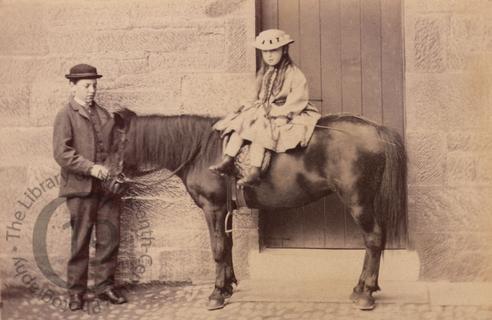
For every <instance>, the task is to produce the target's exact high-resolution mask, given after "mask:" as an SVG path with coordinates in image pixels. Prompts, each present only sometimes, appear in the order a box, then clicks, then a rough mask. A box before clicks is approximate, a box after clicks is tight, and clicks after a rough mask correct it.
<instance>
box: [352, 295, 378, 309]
mask: <svg viewBox="0 0 492 320" xmlns="http://www.w3.org/2000/svg"><path fill="white" fill-rule="evenodd" d="M350 298H351V299H352V301H353V302H354V304H355V306H356V307H357V308H358V309H359V310H372V309H374V307H375V306H376V300H375V299H374V298H373V297H372V296H371V295H370V294H367V293H357V292H353V293H352V294H351V295H350Z"/></svg>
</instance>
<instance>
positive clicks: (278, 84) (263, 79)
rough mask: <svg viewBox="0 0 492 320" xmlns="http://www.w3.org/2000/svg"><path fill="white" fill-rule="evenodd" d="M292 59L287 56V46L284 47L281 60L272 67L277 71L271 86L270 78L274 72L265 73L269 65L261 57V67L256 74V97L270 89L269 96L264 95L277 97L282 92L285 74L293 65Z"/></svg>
mask: <svg viewBox="0 0 492 320" xmlns="http://www.w3.org/2000/svg"><path fill="white" fill-rule="evenodd" d="M293 64H294V63H293V62H292V59H291V58H290V55H289V45H286V46H284V47H283V49H282V58H281V59H280V62H279V63H278V64H277V65H276V66H275V67H274V68H275V69H277V75H276V77H275V78H274V80H273V81H274V83H273V84H271V83H270V82H271V80H272V79H271V78H272V77H273V75H274V74H275V73H274V72H267V70H268V67H269V65H267V64H266V63H265V61H264V60H263V57H262V59H261V66H260V69H259V70H258V72H257V73H256V92H257V95H259V94H260V92H261V91H262V90H263V92H265V91H266V90H268V88H270V87H271V88H272V89H271V92H270V94H267V93H266V92H265V95H267V96H268V95H273V96H275V95H277V94H278V93H279V92H280V90H282V86H283V85H284V81H285V72H286V71H287V68H288V67H289V66H290V65H293Z"/></svg>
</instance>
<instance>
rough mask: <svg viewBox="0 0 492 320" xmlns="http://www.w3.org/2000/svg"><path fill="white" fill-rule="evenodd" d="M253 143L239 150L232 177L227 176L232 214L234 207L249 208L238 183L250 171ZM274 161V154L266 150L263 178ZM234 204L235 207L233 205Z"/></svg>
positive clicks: (228, 202) (262, 168)
mask: <svg viewBox="0 0 492 320" xmlns="http://www.w3.org/2000/svg"><path fill="white" fill-rule="evenodd" d="M228 140H229V139H228V137H226V138H225V139H224V147H225V146H226V144H227V142H228ZM250 145H251V143H249V142H248V143H245V144H244V145H243V146H242V147H241V149H239V153H238V154H237V155H236V157H235V158H234V169H233V172H231V175H230V176H227V206H228V212H231V210H232V207H233V206H235V208H241V207H248V204H247V203H246V199H245V197H244V189H242V188H239V187H238V185H237V184H236V181H237V180H239V179H241V178H242V177H244V175H246V173H247V172H248V171H249V170H250V168H251V167H252V166H251V161H250V158H249V149H250ZM271 159H272V152H271V151H270V150H267V149H265V154H264V156H263V162H262V164H261V169H260V173H261V176H263V175H264V174H265V172H266V171H267V170H268V167H269V166H270V161H271ZM232 203H234V205H233V204H232Z"/></svg>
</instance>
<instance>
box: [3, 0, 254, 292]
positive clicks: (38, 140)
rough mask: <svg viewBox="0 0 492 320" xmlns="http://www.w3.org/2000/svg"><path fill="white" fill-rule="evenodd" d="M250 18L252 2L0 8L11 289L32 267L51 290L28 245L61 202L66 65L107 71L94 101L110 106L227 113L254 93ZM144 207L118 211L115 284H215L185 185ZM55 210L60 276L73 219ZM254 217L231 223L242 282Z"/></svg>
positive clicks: (9, 0)
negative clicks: (45, 213)
mask: <svg viewBox="0 0 492 320" xmlns="http://www.w3.org/2000/svg"><path fill="white" fill-rule="evenodd" d="M254 17H255V12H254V1H253V0H232V1H230V0H227V1H226V0H204V1H202V0H166V1H157V0H155V1H154V0H143V1H129V0H128V1H127V0H109V1H106V0H104V1H103V0H91V1H61V0H60V1H58V0H50V1H41V0H40V1H35V0H32V1H17V0H15V1H14V0H4V1H1V2H0V29H1V30H2V32H1V33H0V111H1V113H2V116H1V117H0V126H1V127H0V134H1V136H2V138H1V140H0V179H1V182H0V194H1V195H2V201H1V204H0V207H1V211H2V214H1V223H2V228H0V229H1V231H0V232H1V238H2V263H1V269H2V278H3V279H4V281H6V282H7V283H10V284H21V278H22V276H21V275H19V272H20V271H19V270H21V271H22V270H23V269H27V270H28V272H29V273H31V275H32V276H36V277H37V281H39V282H41V283H42V282H46V281H45V277H44V276H42V275H41V274H40V273H39V270H38V267H37V266H36V264H35V261H34V257H33V250H32V248H33V241H35V242H36V241H38V240H37V239H38V238H39V237H37V236H39V235H40V234H39V232H38V233H37V234H36V235H35V236H34V240H33V230H34V225H35V223H36V221H38V220H39V219H38V217H39V216H40V213H41V212H42V210H46V209H47V205H48V204H49V203H50V202H51V201H52V200H53V199H56V197H57V191H58V190H57V189H58V188H57V181H56V180H57V178H58V177H57V174H58V171H59V168H58V165H57V164H56V163H55V162H54V160H53V159H52V147H51V143H52V137H51V135H52V123H53V120H54V116H55V113H56V112H57V110H58V109H60V108H61V107H62V106H63V104H64V103H65V102H66V101H67V98H68V94H69V86H68V81H67V80H66V79H65V78H64V75H65V74H66V73H68V70H69V68H70V67H71V66H73V65H74V64H77V63H82V62H84V63H89V64H93V65H95V66H96V67H97V68H98V71H99V73H101V74H103V78H101V79H100V80H99V82H98V85H99V86H98V88H99V91H98V96H97V97H96V100H98V101H99V102H100V104H102V105H103V106H106V107H108V108H110V109H112V108H115V107H128V108H131V109H133V110H135V111H137V112H138V113H140V114H146V113H159V114H183V113H186V114H190V113H192V114H205V115H222V114H224V113H226V112H227V110H231V109H232V108H233V107H234V106H236V105H237V103H238V101H239V100H240V99H242V98H244V97H245V96H247V95H248V92H250V90H251V89H252V85H253V81H252V80H253V79H254V72H255V54H254V49H253V48H252V47H251V46H250V45H249V42H251V41H252V39H254V35H255V21H254ZM30 198H32V200H31V199H30ZM140 204H141V206H140V207H139V210H136V211H135V210H125V211H124V213H123V217H122V220H123V227H122V233H123V234H122V240H121V255H120V257H121V259H120V260H121V261H120V262H121V265H120V268H119V275H118V276H119V278H120V279H122V280H135V281H150V280H172V281H200V280H209V281H211V280H213V279H214V270H215V269H214V264H213V260H212V257H211V250H210V245H209V243H210V242H209V236H208V229H207V227H206V223H205V219H204V217H203V214H202V212H201V210H199V209H198V208H197V207H196V206H195V205H194V203H193V202H192V200H191V198H190V197H189V196H188V194H187V193H186V192H185V190H184V187H183V186H182V184H181V183H180V182H179V181H178V180H177V179H174V180H172V181H171V182H170V184H169V190H168V191H166V192H163V193H162V194H160V195H159V196H157V197H155V198H152V199H148V200H145V201H143V202H141V203H140ZM50 210H52V212H53V215H52V218H51V220H50V222H49V225H48V230H47V231H46V232H45V233H46V239H47V241H46V243H47V245H46V247H47V252H48V255H49V258H50V262H51V264H52V266H53V269H54V270H55V273H56V274H58V275H60V277H61V278H63V279H64V278H65V272H66V271H65V270H66V261H67V257H68V253H69V244H70V226H69V224H68V212H67V210H66V207H65V205H64V204H63V203H62V204H61V205H60V206H58V207H55V208H51V209H50ZM251 219H253V220H254V217H251V216H248V217H247V218H241V216H239V219H238V221H239V223H237V222H236V223H235V228H236V229H237V232H236V234H237V236H236V238H237V239H238V241H237V243H238V246H237V247H236V249H235V254H236V256H237V257H238V259H239V260H237V261H236V264H237V265H238V271H239V273H240V274H241V272H243V274H244V272H246V271H247V268H245V267H244V266H245V263H246V260H247V259H246V253H247V252H248V251H249V247H248V246H250V245H256V247H257V246H258V240H257V232H256V228H257V224H255V223H249V222H248V220H251ZM241 221H242V222H241ZM40 232H43V231H40ZM43 237H44V234H41V238H39V239H43ZM249 239H251V241H250V240H249ZM245 252H246V253H245ZM13 258H18V260H14V259H13ZM23 259H25V260H23ZM241 259H242V260H241ZM16 262H17V265H15V267H14V264H15V263H16ZM20 265H23V266H24V268H20V267H19V266H20ZM17 267H19V268H17ZM16 269H17V271H18V272H17V274H18V275H17V277H15V274H16Z"/></svg>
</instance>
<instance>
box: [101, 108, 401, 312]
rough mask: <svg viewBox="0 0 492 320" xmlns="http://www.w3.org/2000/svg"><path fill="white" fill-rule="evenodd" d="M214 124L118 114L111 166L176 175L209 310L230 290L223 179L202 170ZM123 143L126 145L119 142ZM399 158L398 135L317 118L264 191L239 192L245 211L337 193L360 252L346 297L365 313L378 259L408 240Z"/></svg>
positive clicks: (214, 156)
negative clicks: (189, 203) (186, 202)
mask: <svg viewBox="0 0 492 320" xmlns="http://www.w3.org/2000/svg"><path fill="white" fill-rule="evenodd" d="M217 120H218V119H216V118H210V117H203V116H196V115H181V116H160V115H150V116H137V115H135V114H134V113H133V112H131V111H129V110H123V111H121V112H118V113H116V114H115V123H116V126H115V128H116V129H115V130H114V133H115V137H114V138H115V139H116V140H115V141H119V142H118V143H115V145H114V150H113V151H112V153H111V155H110V157H109V160H108V161H109V162H110V163H113V164H114V163H119V164H120V165H121V166H120V167H121V168H122V170H123V172H124V173H125V174H126V175H127V176H129V177H135V176H139V175H142V174H145V173H148V172H152V171H153V170H158V169H162V168H166V169H169V170H171V171H175V174H176V175H177V176H178V177H180V178H181V180H182V181H183V183H184V184H185V186H186V189H187V190H188V192H189V193H190V195H191V197H192V198H193V200H194V201H195V203H196V205H197V206H198V207H200V208H201V209H203V211H204V213H205V219H206V221H207V225H208V229H209V232H210V239H211V246H212V252H213V257H214V260H215V264H216V279H215V289H214V291H213V292H212V294H211V295H210V297H209V309H217V308H221V307H223V306H224V304H225V302H224V300H225V299H226V298H228V297H230V296H231V295H232V291H233V287H232V284H233V283H237V281H236V277H235V275H234V268H233V265H232V237H229V236H227V235H226V233H225V226H224V224H225V216H226V213H227V209H226V208H227V205H226V198H227V192H226V190H227V189H226V188H227V186H226V179H225V178H224V177H220V176H217V175H214V174H213V173H212V172H210V171H209V170H208V167H209V166H210V165H211V164H214V163H216V162H218V161H219V160H220V158H221V157H222V141H221V139H220V136H219V133H217V132H216V131H214V130H212V125H213V123H214V122H215V121H217ZM122 137H123V138H122ZM406 174H407V168H406V155H405V149H404V145H403V143H402V140H401V138H400V136H399V135H398V134H397V133H396V132H394V131H392V130H390V129H388V128H386V127H384V126H380V125H377V124H375V123H373V122H370V121H368V120H365V119H363V118H360V117H356V116H351V115H330V116H326V117H323V118H321V119H320V121H319V122H318V128H317V129H316V130H315V132H314V134H313V136H312V138H311V141H310V143H309V145H308V146H307V147H306V148H296V149H293V150H289V151H288V152H286V153H279V154H274V155H272V159H271V163H270V167H269V169H268V171H267V172H266V173H265V174H264V175H263V177H262V179H261V183H260V184H259V185H257V186H255V187H246V188H245V189H244V196H245V200H246V202H247V203H248V206H250V207H251V208H259V209H269V208H292V207H298V206H302V205H305V204H307V203H309V202H312V201H315V200H317V199H319V198H321V197H323V196H326V195H328V194H330V193H333V192H335V193H337V194H338V196H339V197H340V198H341V200H342V201H343V203H344V204H345V205H346V206H347V207H348V208H349V209H350V213H351V215H352V217H353V218H354V220H355V222H356V223H357V224H358V225H359V226H360V228H361V230H362V234H363V238H364V243H365V246H366V254H365V259H364V265H363V269H362V273H361V275H360V278H359V281H358V283H357V285H356V286H355V287H354V289H353V292H352V295H351V298H352V299H353V301H354V302H355V303H356V304H357V305H358V307H359V308H361V309H372V308H373V307H374V298H373V297H372V293H373V292H374V291H376V290H379V286H378V275H379V265H380V258H381V254H382V251H383V250H384V248H385V245H386V243H387V242H388V241H392V242H393V243H400V244H404V243H405V241H406V237H407V235H406V228H407V226H406V224H407V208H406V197H407V192H406Z"/></svg>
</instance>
